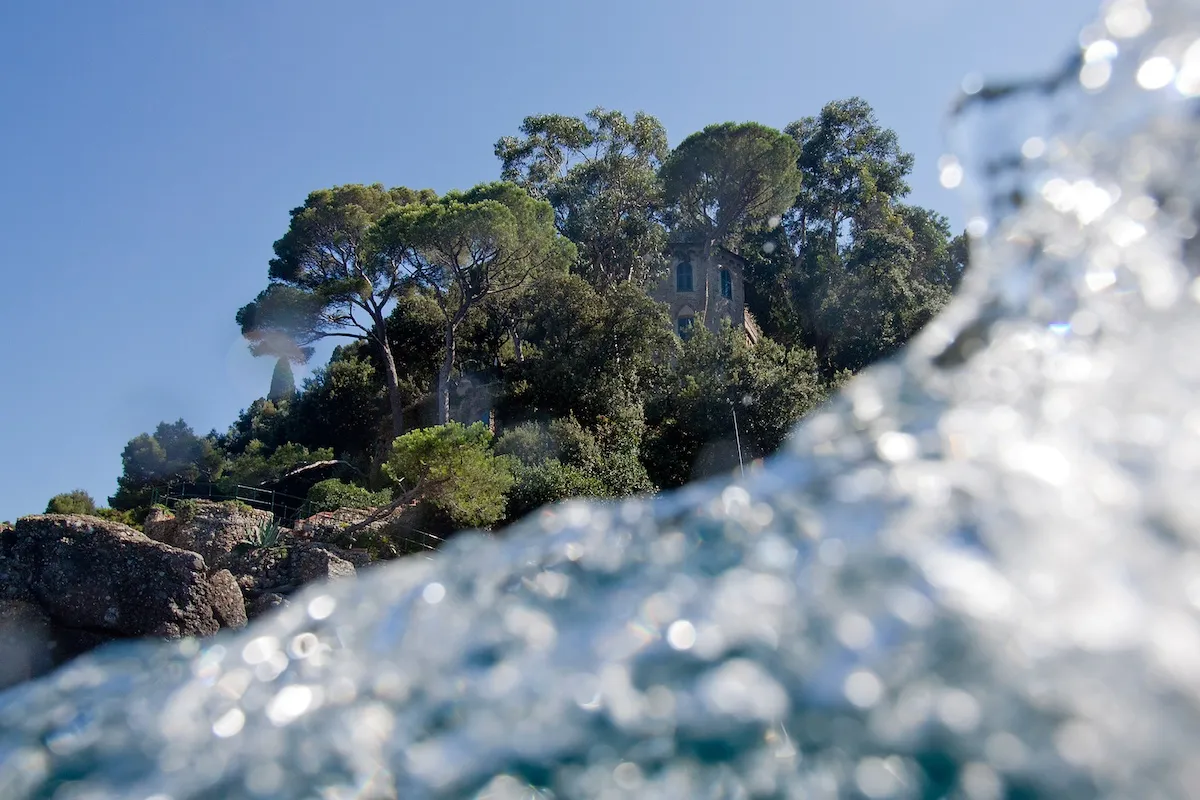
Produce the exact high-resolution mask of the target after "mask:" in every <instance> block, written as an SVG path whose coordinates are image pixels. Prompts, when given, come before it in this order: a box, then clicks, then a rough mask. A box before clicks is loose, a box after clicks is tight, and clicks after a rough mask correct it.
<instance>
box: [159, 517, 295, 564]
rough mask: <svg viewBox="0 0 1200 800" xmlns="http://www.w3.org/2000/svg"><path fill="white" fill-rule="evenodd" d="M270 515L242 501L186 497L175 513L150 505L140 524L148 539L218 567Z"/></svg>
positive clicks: (228, 559) (227, 561)
mask: <svg viewBox="0 0 1200 800" xmlns="http://www.w3.org/2000/svg"><path fill="white" fill-rule="evenodd" d="M273 519H274V517H273V516H272V515H271V512H269V511H259V510H258V509H255V508H251V507H250V506H247V505H245V504H244V503H237V502H224V503H214V502H210V501H208V500H189V501H187V502H186V503H185V504H180V506H179V507H178V508H177V509H176V513H171V512H169V511H164V510H163V509H159V508H155V509H151V511H150V515H149V516H147V517H146V520H145V522H144V523H143V524H142V528H143V529H144V530H145V531H146V535H147V536H149V537H150V538H151V539H154V540H156V541H159V542H162V543H163V544H169V545H171V546H172V547H178V548H181V549H183V550H191V551H192V552H193V553H199V554H200V555H201V556H203V557H204V561H205V563H206V564H208V565H209V566H210V567H212V568H213V569H221V568H223V567H226V566H228V565H229V563H230V561H231V560H232V558H233V551H234V548H236V547H237V545H238V543H239V542H241V541H244V540H245V539H247V538H249V537H250V535H251V533H252V532H253V531H254V530H255V529H257V528H259V527H261V526H263V525H268V524H270V523H271V521H272V520H273Z"/></svg>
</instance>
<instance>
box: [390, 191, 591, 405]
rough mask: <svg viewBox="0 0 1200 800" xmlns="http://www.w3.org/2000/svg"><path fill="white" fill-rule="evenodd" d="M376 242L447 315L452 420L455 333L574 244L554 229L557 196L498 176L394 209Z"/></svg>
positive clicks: (440, 390) (446, 390)
mask: <svg viewBox="0 0 1200 800" xmlns="http://www.w3.org/2000/svg"><path fill="white" fill-rule="evenodd" d="M371 248H372V249H373V250H374V251H375V252H378V253H379V254H380V258H381V259H383V260H385V261H386V262H387V263H392V264H404V265H405V269H406V270H407V273H408V274H409V275H411V277H412V280H413V282H414V283H415V284H416V285H417V286H419V287H421V288H422V289H424V290H425V291H428V292H429V293H430V294H431V295H432V296H433V297H434V298H435V300H436V301H437V304H438V307H439V308H440V309H441V312H442V318H443V331H442V333H443V345H442V364H441V368H440V369H439V371H438V385H437V407H438V419H439V421H440V422H442V423H443V424H444V423H446V422H448V421H449V420H450V377H451V373H452V372H453V369H454V359H455V345H456V343H457V339H456V334H457V332H458V328H459V326H460V325H462V323H463V321H464V320H465V319H466V318H467V315H468V313H470V311H471V309H472V308H474V307H475V306H476V305H477V304H479V303H480V302H481V301H483V300H484V299H486V298H488V297H492V296H495V295H504V294H507V293H510V292H514V291H516V290H518V289H520V288H521V287H522V286H524V285H525V283H526V282H527V281H528V280H529V279H530V278H531V277H533V276H534V275H536V274H538V273H540V272H547V271H554V270H565V269H566V268H567V265H568V264H569V263H570V261H571V259H572V258H573V257H574V247H573V246H572V245H571V244H570V242H567V241H566V240H565V239H561V238H560V237H559V236H558V235H557V233H556V232H555V229H554V211H553V209H552V208H551V207H550V204H549V203H547V202H545V201H544V200H538V199H535V198H534V197H532V196H530V195H529V194H528V193H527V192H525V191H524V190H523V189H521V188H520V187H518V186H516V185H515V184H512V183H491V184H483V185H480V186H477V187H475V188H474V189H471V190H470V191H467V192H451V193H449V194H447V195H446V196H444V197H442V198H440V199H438V200H430V201H428V202H424V203H414V204H410V205H406V206H401V207H398V208H395V209H393V210H391V211H389V212H388V213H387V214H386V215H385V216H384V217H383V218H382V219H381V220H380V222H379V225H378V227H377V235H376V236H375V237H373V239H372V244H371Z"/></svg>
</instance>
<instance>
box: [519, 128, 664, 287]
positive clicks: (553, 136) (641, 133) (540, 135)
mask: <svg viewBox="0 0 1200 800" xmlns="http://www.w3.org/2000/svg"><path fill="white" fill-rule="evenodd" d="M521 134H522V137H521V138H517V137H514V136H505V137H504V138H502V139H501V140H500V141H499V142H497V143H496V155H497V157H499V158H500V160H501V161H502V162H503V164H504V166H503V171H502V176H503V178H504V180H507V181H513V182H515V183H518V184H520V185H521V186H523V187H525V188H527V189H528V190H529V191H530V192H531V193H532V194H534V195H535V196H538V197H543V198H545V199H546V200H548V201H549V202H550V204H551V205H552V206H554V210H555V218H556V222H557V225H558V229H559V232H561V233H562V234H563V235H564V236H566V237H567V238H568V239H570V240H571V241H572V242H574V243H575V246H576V248H577V252H578V260H577V262H576V270H577V271H578V272H579V274H581V275H582V276H583V277H584V278H585V279H586V280H587V281H588V282H589V283H590V284H591V285H592V286H594V287H596V288H598V289H601V290H607V289H608V288H610V287H612V286H614V285H616V284H619V283H621V282H632V283H634V284H636V285H638V286H644V285H646V284H648V283H649V282H650V281H651V280H652V279H654V278H656V277H658V276H659V275H660V274H661V271H662V268H663V266H664V259H663V257H662V256H663V247H664V246H665V244H666V229H665V228H664V227H663V225H662V222H661V220H660V219H659V216H660V213H659V212H660V209H661V205H662V186H661V183H660V181H659V179H658V174H657V173H658V169H659V167H660V166H661V164H662V162H663V159H664V158H665V157H666V153H667V133H666V130H665V129H664V128H663V126H662V123H661V122H659V121H658V120H657V119H655V118H654V117H652V116H650V115H648V114H642V113H638V114H637V115H635V116H634V118H633V121H632V122H630V121H629V120H628V119H627V118H626V117H625V115H624V114H621V113H620V112H617V111H606V110H605V109H603V108H596V109H593V110H592V111H591V112H589V113H588V114H587V117H586V119H578V118H576V117H565V116H561V115H558V114H550V115H543V116H534V117H526V118H525V121H524V122H523V123H522V125H521Z"/></svg>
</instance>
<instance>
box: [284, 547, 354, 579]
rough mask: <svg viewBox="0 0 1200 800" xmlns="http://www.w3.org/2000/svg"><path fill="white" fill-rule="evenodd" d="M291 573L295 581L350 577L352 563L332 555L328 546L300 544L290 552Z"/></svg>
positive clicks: (351, 574)
mask: <svg viewBox="0 0 1200 800" xmlns="http://www.w3.org/2000/svg"><path fill="white" fill-rule="evenodd" d="M292 563H293V566H292V575H293V577H294V582H295V583H300V584H305V583H312V582H313V581H326V580H331V579H333V578H352V577H354V575H355V569H354V565H353V564H351V563H350V562H349V561H347V560H346V559H344V558H340V557H338V556H337V555H334V554H333V553H332V552H331V551H330V549H329V548H325V547H318V546H307V547H304V546H300V547H296V548H295V552H293V554H292Z"/></svg>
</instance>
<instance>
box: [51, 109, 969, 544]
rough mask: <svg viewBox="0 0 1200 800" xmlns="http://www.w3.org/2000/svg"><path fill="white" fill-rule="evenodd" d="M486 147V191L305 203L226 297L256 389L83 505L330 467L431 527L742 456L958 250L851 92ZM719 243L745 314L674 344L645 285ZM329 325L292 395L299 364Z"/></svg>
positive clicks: (889, 135) (614, 118) (623, 487)
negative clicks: (328, 348) (236, 302)
mask: <svg viewBox="0 0 1200 800" xmlns="http://www.w3.org/2000/svg"><path fill="white" fill-rule="evenodd" d="M495 153H496V155H497V156H498V157H499V158H500V160H501V164H502V166H501V177H502V178H503V180H501V181H498V182H491V183H482V184H479V185H477V186H475V187H474V188H471V189H468V190H465V191H450V192H447V193H445V194H443V195H441V196H438V195H436V194H434V193H433V192H432V191H429V190H422V191H412V190H409V189H404V188H395V189H386V188H384V186H383V185H382V184H371V185H361V184H350V185H343V186H335V187H333V188H328V189H320V190H317V191H314V192H312V193H311V194H309V195H308V197H307V198H306V199H305V202H304V203H303V205H301V206H299V207H297V208H295V209H292V211H291V213H290V217H289V224H288V228H287V230H286V232H285V233H284V235H283V236H282V237H281V238H280V239H279V240H278V241H276V242H275V244H274V258H272V259H271V260H270V262H269V264H268V276H267V277H268V284H267V287H266V288H265V289H264V290H263V291H262V292H260V293H259V295H258V296H257V297H256V299H255V300H254V301H253V302H251V303H249V304H247V305H245V306H243V307H242V308H241V309H240V310H239V311H238V312H237V314H236V320H237V322H238V324H239V325H240V326H241V330H242V332H243V334H244V335H245V337H246V339H247V340H248V341H249V343H250V347H251V351H252V352H253V353H255V354H256V355H261V356H264V357H270V358H273V359H275V360H276V363H275V371H274V373H273V375H272V378H271V383H270V388H269V390H268V391H267V392H266V396H264V397H260V398H258V399H255V400H253V402H251V403H250V404H249V405H248V407H247V408H246V409H245V410H244V411H242V412H241V413H240V414H239V415H238V416H237V418H236V419H235V420H234V421H233V423H232V424H231V425H230V426H229V428H228V429H227V430H226V431H225V432H224V433H221V434H218V433H216V432H213V433H211V434H209V435H208V436H197V435H196V434H195V433H194V432H193V431H192V430H191V428H189V427H188V426H187V424H186V423H185V422H184V421H183V420H179V421H177V422H173V423H168V422H163V423H161V424H159V425H158V426H157V428H155V429H154V431H153V432H152V433H143V434H140V435H138V436H136V437H134V438H133V439H131V440H130V441H129V443H128V444H127V445H126V447H125V450H124V452H123V453H122V468H123V472H122V475H121V477H120V478H119V479H118V489H117V492H116V493H115V494H114V495H113V497H111V498H110V502H111V504H112V505H113V507H114V509H118V510H117V511H112V510H108V509H95V505H94V503H92V504H91V506H90V508H92V509H93V510H95V513H101V514H108V515H110V517H111V518H114V519H116V518H120V519H122V520H125V519H128V520H136V519H140V515H141V514H144V513H145V511H146V510H147V508H148V506H149V503H150V502H151V500H152V499H153V497H154V496H155V492H156V490H157V489H161V488H162V487H165V486H166V485H168V484H170V483H172V482H179V481H193V482H195V481H207V482H208V483H210V484H211V485H212V486H215V487H217V489H218V490H221V488H222V487H224V488H226V489H228V488H230V487H233V486H235V485H238V484H242V485H249V486H260V485H264V484H268V485H278V483H277V482H278V481H280V480H281V479H283V478H284V476H286V475H294V474H295V473H296V470H298V469H299V468H301V467H304V466H309V465H311V464H314V463H315V462H325V463H320V464H319V466H320V468H321V470H325V471H322V472H320V474H319V476H318V477H314V478H313V480H314V481H317V480H318V479H319V478H325V480H320V481H319V482H318V483H315V484H314V485H313V486H312V487H311V490H310V491H309V498H310V500H311V501H312V502H313V503H316V504H317V505H318V506H319V507H321V508H326V509H333V508H337V507H345V506H353V507H363V506H370V505H382V504H402V503H408V502H409V501H410V500H411V499H412V498H413V497H416V498H418V499H419V500H420V502H419V506H420V508H421V509H422V513H423V514H424V513H425V512H426V511H429V510H430V509H433V511H429V513H430V514H431V516H429V517H421V518H420V519H421V524H422V526H430V529H431V530H434V532H436V533H438V534H439V535H445V534H448V533H452V532H453V531H455V530H458V529H460V528H463V527H472V526H484V527H497V526H501V525H504V524H507V523H509V522H512V521H514V520H516V519H517V518H519V517H520V516H522V515H524V514H525V513H528V512H530V511H532V510H533V509H535V508H537V507H539V506H540V505H542V504H544V503H547V502H553V501H556V500H561V499H565V498H568V497H579V496H589V497H622V496H627V495H631V494H644V493H652V492H655V491H659V490H664V489H669V488H673V487H676V486H680V485H682V484H684V483H686V482H687V481H688V480H691V479H692V478H695V477H698V476H707V475H713V474H728V473H730V472H732V471H736V470H737V469H738V468H739V464H746V465H749V468H753V467H752V464H753V462H754V461H755V460H756V459H759V458H762V457H765V456H768V455H770V454H771V453H772V452H774V451H775V450H776V449H777V448H778V447H779V446H780V445H781V443H782V442H783V440H784V438H785V437H786V435H787V432H788V430H790V428H791V426H792V425H793V424H794V422H795V420H796V419H798V418H799V417H801V416H802V415H804V414H806V413H808V412H809V411H810V410H811V409H812V408H814V407H815V406H817V405H818V404H820V403H821V402H823V401H824V399H825V398H826V397H828V396H829V395H830V394H831V393H833V392H834V391H836V389H837V387H838V386H839V385H840V384H841V383H842V382H843V381H844V380H846V379H847V377H848V376H850V375H852V374H853V373H854V372H856V371H858V370H860V369H863V368H865V367H867V366H868V365H870V364H871V363H873V362H874V361H876V360H878V359H880V358H884V357H886V356H888V355H890V354H892V353H894V352H895V351H896V350H897V349H898V348H900V347H902V346H903V345H904V343H905V342H907V341H908V340H909V339H910V338H911V337H912V336H913V335H914V334H915V333H916V332H917V331H918V330H919V329H920V328H921V327H922V326H923V325H924V324H925V323H926V322H928V321H929V319H931V318H932V317H933V315H934V314H936V313H937V312H938V311H939V310H940V309H941V308H942V307H943V306H944V305H945V304H946V303H947V302H948V301H949V299H950V297H951V294H952V292H953V291H954V290H955V288H956V287H957V285H958V283H959V281H960V279H961V277H962V274H963V271H964V269H965V268H966V266H967V262H968V250H969V248H968V242H967V239H966V237H965V236H962V235H960V236H957V237H955V236H953V235H952V231H951V229H950V226H949V223H948V222H947V220H946V219H945V217H943V216H941V215H940V214H938V213H937V212H935V211H932V210H930V209H926V208H921V207H919V206H915V205H910V204H907V203H906V202H905V198H906V196H907V194H908V191H909V189H908V184H907V182H906V181H907V177H908V175H909V174H910V173H911V171H912V169H913V163H914V160H913V157H912V156H911V155H910V154H908V153H906V152H905V151H904V150H903V149H902V148H901V147H900V144H899V141H898V138H897V137H896V134H895V133H894V132H893V131H891V130H888V129H887V128H886V127H884V126H883V125H881V124H880V123H879V121H878V120H877V119H876V118H875V115H874V112H873V111H872V110H871V108H870V106H869V105H868V104H867V103H865V102H864V101H862V100H861V99H858V98H850V99H847V100H840V101H837V102H833V103H829V104H827V105H826V106H825V107H824V108H822V109H820V112H819V113H818V114H816V115H814V116H808V117H803V118H801V119H799V120H798V121H796V122H794V123H792V124H791V125H788V126H787V128H786V129H785V131H779V130H775V129H773V128H769V127H767V126H764V125H760V124H757V123H732V122H728V123H721V124H716V125H710V126H708V127H706V128H704V129H703V130H701V131H699V132H697V133H694V134H692V135H691V136H688V137H686V138H684V139H683V141H682V142H681V143H680V144H679V145H678V146H677V147H676V148H675V149H674V150H672V149H671V148H669V147H668V144H667V136H666V131H665V129H664V128H663V126H662V124H661V123H660V122H659V121H658V120H657V119H655V118H654V117H652V116H649V115H647V114H644V113H638V114H636V115H634V116H633V118H632V119H630V118H629V117H627V116H626V115H624V114H622V113H620V112H617V111H609V110H605V109H601V108H597V109H594V110H593V111H591V112H589V113H588V114H586V115H585V116H583V117H572V116H565V115H555V114H550V115H540V116H530V117H526V118H525V120H524V121H523V123H522V124H521V126H520V130H519V135H517V136H505V137H502V138H501V139H500V140H499V141H498V142H497V144H496V147H495ZM718 248H724V249H727V250H729V251H732V252H733V253H734V254H736V255H737V256H738V257H739V259H740V262H739V263H742V262H744V264H745V269H744V278H745V282H744V285H743V289H744V296H745V299H746V311H747V316H746V320H747V322H746V325H745V327H744V328H743V327H741V326H739V327H736V328H735V327H733V326H731V325H730V324H728V321H726V322H725V323H724V324H723V325H722V326H721V327H720V328H719V329H718V330H716V331H715V332H712V331H711V330H709V329H708V326H704V325H702V326H698V330H697V332H696V335H693V336H690V337H688V338H687V341H682V340H681V338H680V337H679V336H677V335H676V332H675V330H674V328H673V325H672V321H671V319H670V318H669V317H668V314H667V309H666V306H665V305H663V304H661V303H658V302H656V301H655V300H654V299H653V297H652V295H651V293H650V291H649V290H651V289H652V288H653V287H654V285H655V283H656V281H657V280H659V279H660V277H661V275H662V273H663V270H664V267H665V266H666V264H667V263H668V259H669V257H670V256H671V255H673V254H675V253H677V252H679V251H685V252H693V253H694V251H695V250H700V251H702V252H701V255H702V256H703V257H713V256H714V255H715V253H716V252H717V250H718ZM689 257H692V256H689ZM702 291H703V292H704V299H703V303H704V319H705V320H706V321H707V320H708V316H709V314H708V310H709V307H708V294H707V293H708V281H707V280H706V281H705V282H704V287H703V290H702ZM727 320H728V318H727ZM328 338H336V339H338V340H339V341H340V342H341V344H340V345H339V346H338V347H336V348H334V349H333V353H332V355H331V356H330V358H329V361H328V362H327V363H325V364H323V365H319V366H317V368H316V369H314V370H312V371H311V373H310V374H309V376H308V377H307V378H306V379H305V380H304V381H303V382H302V383H301V385H300V386H299V387H297V386H296V384H295V377H294V375H293V373H292V364H294V363H303V362H306V361H308V360H310V359H311V358H312V356H313V354H314V352H315V347H316V345H317V344H318V343H319V342H321V341H322V340H324V339H328ZM335 461H336V462H338V464H337V465H336V468H337V470H339V471H338V472H336V474H335V475H334V477H330V475H331V472H330V471H329V470H332V469H333V468H334V465H331V464H330V463H328V462H335ZM310 474H313V475H317V472H312V473H310ZM306 488H307V487H306ZM300 491H301V492H302V491H303V490H300ZM409 492H415V494H413V495H411V496H410V494H409ZM160 496H161V493H160ZM393 497H395V499H394V500H393V499H392V498H393ZM89 500H90V498H87V497H86V493H84V494H83V495H82V496H81V495H80V494H79V493H77V492H72V493H67V494H64V495H59V496H57V497H55V498H53V499H52V500H51V503H50V507H52V508H55V509H66V508H71V509H87V508H89V505H88V501H89ZM410 522H411V520H410Z"/></svg>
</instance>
